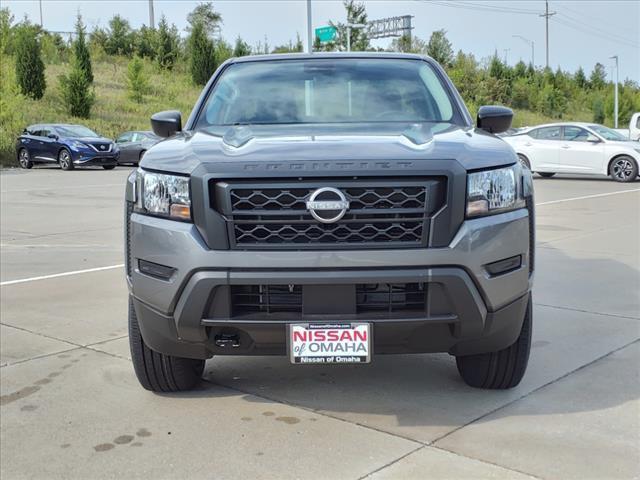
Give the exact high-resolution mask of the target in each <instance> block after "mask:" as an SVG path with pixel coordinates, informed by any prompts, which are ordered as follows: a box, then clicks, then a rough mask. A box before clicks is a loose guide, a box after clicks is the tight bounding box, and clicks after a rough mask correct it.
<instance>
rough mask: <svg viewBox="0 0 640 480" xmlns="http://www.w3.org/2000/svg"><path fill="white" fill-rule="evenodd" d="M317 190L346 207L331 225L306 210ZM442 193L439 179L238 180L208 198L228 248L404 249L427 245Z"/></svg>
mask: <svg viewBox="0 0 640 480" xmlns="http://www.w3.org/2000/svg"><path fill="white" fill-rule="evenodd" d="M322 187H333V188H336V189H338V190H339V191H340V192H342V194H343V195H344V197H345V198H346V200H347V201H348V202H349V208H348V209H347V210H346V212H345V214H344V216H343V217H342V218H341V219H340V220H338V221H336V222H335V223H323V222H320V221H318V220H317V219H316V218H314V217H313V216H312V214H311V213H310V212H309V211H308V209H307V201H308V200H309V199H310V197H311V196H312V194H313V193H314V192H315V191H316V190H318V189H319V188H322ZM445 189H446V180H441V179H415V180H404V179H402V180H398V179H395V180H393V179H392V180H385V181H380V180H368V181H367V180H357V181H355V180H350V181H349V180H347V181H345V180H340V179H338V180H334V181H331V180H327V181H315V182H308V183H306V182H299V183H298V184H296V183H293V182H290V183H285V182H277V181H275V182H270V181H267V182H265V183H263V184H259V185H255V184H251V183H249V182H241V181H238V182H230V183H226V182H218V183H215V184H214V185H213V188H212V195H211V197H212V198H213V199H214V200H213V202H212V206H213V207H214V208H216V209H217V210H218V211H219V212H220V213H222V214H223V215H224V217H225V219H226V221H227V225H228V230H229V243H230V245H231V248H237V249H251V248H255V249H260V248H266V249H278V248H279V249H287V248H289V249H304V248H331V247H335V246H339V247H341V248H342V247H344V248H406V247H423V246H426V244H427V241H428V231H429V222H430V215H431V214H432V213H433V212H435V211H436V210H437V208H440V207H441V206H442V205H443V204H444V194H445ZM337 212H339V211H337Z"/></svg>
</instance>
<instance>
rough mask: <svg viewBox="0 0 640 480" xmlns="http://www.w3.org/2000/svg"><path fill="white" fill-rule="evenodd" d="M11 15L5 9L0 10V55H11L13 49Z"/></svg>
mask: <svg viewBox="0 0 640 480" xmlns="http://www.w3.org/2000/svg"><path fill="white" fill-rule="evenodd" d="M12 24H13V15H11V12H10V11H9V9H8V8H7V7H3V8H0V54H3V53H5V54H8V55H10V54H11V53H12V48H13V41H12V39H13V38H12V37H13V29H12V28H11V25H12Z"/></svg>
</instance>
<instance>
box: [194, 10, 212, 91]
mask: <svg viewBox="0 0 640 480" xmlns="http://www.w3.org/2000/svg"><path fill="white" fill-rule="evenodd" d="M189 51H190V53H191V61H190V64H189V67H190V72H191V79H192V80H193V83H195V84H196V85H204V84H206V83H207V81H209V78H210V77H211V75H212V74H213V72H214V71H215V69H216V58H215V53H216V52H215V49H214V46H213V41H212V40H211V39H209V38H207V34H206V31H205V28H204V23H203V22H202V21H197V22H195V23H194V24H193V26H192V28H191V35H190V36H189Z"/></svg>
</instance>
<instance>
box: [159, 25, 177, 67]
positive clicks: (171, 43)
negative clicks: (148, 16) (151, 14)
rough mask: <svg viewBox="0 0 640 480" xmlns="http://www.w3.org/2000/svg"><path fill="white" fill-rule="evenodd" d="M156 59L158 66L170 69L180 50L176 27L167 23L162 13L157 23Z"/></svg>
mask: <svg viewBox="0 0 640 480" xmlns="http://www.w3.org/2000/svg"><path fill="white" fill-rule="evenodd" d="M156 41H157V42H158V43H157V45H156V60H157V61H158V65H159V66H160V68H163V69H165V70H171V69H172V68H173V67H174V65H175V63H176V60H177V58H178V54H179V50H180V38H179V37H178V29H177V28H176V26H175V25H173V24H172V25H171V27H169V24H168V23H167V19H166V18H165V16H164V15H163V16H162V18H160V23H159V24H158V33H157V36H156Z"/></svg>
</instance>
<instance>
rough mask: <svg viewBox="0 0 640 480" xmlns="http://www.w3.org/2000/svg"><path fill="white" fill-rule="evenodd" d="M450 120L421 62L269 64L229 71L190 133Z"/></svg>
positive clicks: (444, 97)
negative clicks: (245, 127)
mask: <svg viewBox="0 0 640 480" xmlns="http://www.w3.org/2000/svg"><path fill="white" fill-rule="evenodd" d="M453 116H454V107H453V102H452V99H451V95H450V93H449V91H448V89H447V87H446V86H445V85H443V84H442V82H441V81H440V79H439V78H438V75H437V74H436V72H435V70H434V69H433V67H432V66H431V65H430V64H429V63H427V62H425V61H422V60H410V59H389V58H386V59H356V58H348V59H346V58H345V59H335V58H332V59H304V60H303V59H301V60H273V61H257V62H246V63H236V64H233V65H231V66H230V67H228V68H227V69H226V70H225V71H224V73H223V74H222V76H221V77H220V79H219V80H218V81H217V82H216V84H215V86H214V88H213V89H212V91H211V93H210V94H209V96H208V98H207V99H206V103H205V106H204V108H203V109H202V110H201V113H200V116H199V117H198V119H197V121H196V125H195V127H196V128H206V127H209V126H215V125H254V124H301V123H364V122H366V123H370V122H451V121H452V119H453Z"/></svg>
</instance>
